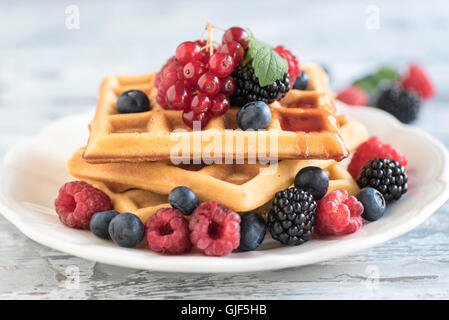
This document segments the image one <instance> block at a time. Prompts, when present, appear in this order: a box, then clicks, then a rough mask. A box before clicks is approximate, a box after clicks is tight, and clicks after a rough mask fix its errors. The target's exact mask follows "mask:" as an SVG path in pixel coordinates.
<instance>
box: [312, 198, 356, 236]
mask: <svg viewBox="0 0 449 320" xmlns="http://www.w3.org/2000/svg"><path fill="white" fill-rule="evenodd" d="M317 203H318V204H317V205H318V206H317V212H316V218H315V232H316V233H317V234H321V235H344V234H351V233H354V232H356V231H357V230H359V229H360V228H361V227H362V218H361V217H360V216H361V214H362V213H363V205H362V203H361V202H359V201H358V200H357V199H356V198H355V197H353V196H350V197H348V192H347V191H346V190H342V189H337V190H334V191H332V192H331V193H329V194H328V195H327V196H325V197H324V198H322V199H321V200H319V201H317Z"/></svg>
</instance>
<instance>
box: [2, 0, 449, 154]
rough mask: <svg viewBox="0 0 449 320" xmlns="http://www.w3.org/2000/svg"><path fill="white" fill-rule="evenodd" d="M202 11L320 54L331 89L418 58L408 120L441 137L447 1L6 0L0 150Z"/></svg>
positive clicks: (446, 83) (151, 52) (182, 34)
mask: <svg viewBox="0 0 449 320" xmlns="http://www.w3.org/2000/svg"><path fill="white" fill-rule="evenodd" d="M77 12H78V13H79V24H78V25H77V21H75V20H73V19H72V18H73V14H75V15H76V14H77ZM377 13H378V18H379V19H378V21H377V22H376V21H374V20H373V18H374V19H375V18H376V17H375V16H376V14H377ZM207 22H211V23H214V24H216V25H217V26H220V27H223V28H228V27H231V26H234V25H238V26H242V27H248V28H250V30H251V31H252V32H253V33H254V34H255V36H256V37H258V38H259V39H263V40H265V42H267V43H269V44H271V45H273V46H276V45H278V44H283V45H285V46H286V47H287V48H289V49H290V50H291V51H292V52H293V53H295V54H296V55H297V57H298V58H299V60H300V61H313V62H318V63H321V64H323V65H325V66H326V67H327V68H328V70H329V72H330V76H331V80H332V81H331V84H332V88H333V89H334V90H335V91H338V90H340V89H342V88H343V87H345V86H346V85H348V84H350V82H351V81H352V80H354V79H355V78H357V77H360V76H363V75H365V74H366V73H369V72H372V71H374V70H375V69H376V68H378V67H379V66H382V65H391V66H393V67H397V68H399V69H400V70H401V71H403V70H405V68H406V67H407V65H408V64H409V63H410V62H418V63H420V64H421V65H422V66H423V67H424V68H425V69H426V71H427V73H428V74H429V75H430V77H431V78H432V79H433V81H434V82H435V85H436V88H437V95H436V97H435V98H434V99H433V100H431V101H430V102H428V103H426V104H425V108H424V110H423V112H422V113H421V116H420V119H419V120H418V121H417V122H415V125H418V126H421V127H423V128H424V129H427V130H428V131H431V133H432V134H433V135H434V136H436V137H438V138H440V139H441V140H444V139H442V138H443V135H444V134H445V131H446V130H447V126H446V125H445V122H446V121H447V119H449V111H448V110H449V108H448V107H446V102H447V101H448V100H449V93H448V92H447V91H446V88H449V77H448V76H447V75H448V74H449V66H448V65H447V59H448V57H449V42H448V41H447V36H448V34H449V2H447V1H436V0H428V1H387V0H382V1H381V0H371V1H360V0H351V1H338V2H337V1H287V0H277V1H273V0H269V1H265V0H257V1H240V0H237V1H235V0H227V1H210V0H209V1H206V0H197V1H175V0H164V1H143V0H141V1H139V0H137V1H111V0H108V1H88V0H71V1H48V0H47V1H45V0H40V1H8V0H2V1H1V2H0V39H1V41H0V137H1V138H0V157H1V156H3V155H4V153H5V151H6V150H7V149H8V148H9V147H10V146H11V145H12V144H13V143H14V142H15V141H17V140H18V139H21V138H23V137H24V136H27V135H30V134H34V133H36V132H37V131H39V130H40V129H41V128H42V127H43V126H45V125H46V124H47V123H48V122H49V121H51V120H53V119H55V118H58V117H61V116H64V115H68V114H73V113H79V112H84V111H87V110H88V109H91V108H94V106H95V104H96V95H97V88H98V85H99V83H100V81H101V79H102V77H104V76H105V75H106V74H109V73H125V74H133V73H144V72H150V71H155V70H158V69H159V68H160V67H161V65H162V64H163V63H164V62H165V61H166V59H167V58H168V57H169V56H171V55H172V54H173V53H174V51H175V48H176V46H177V45H178V44H179V43H180V42H182V41H185V40H194V39H198V38H199V37H200V35H201V32H202V30H203V28H204V26H205V24H206V23H207ZM220 38H221V34H217V39H220ZM12 133H13V134H12ZM445 142H446V145H448V143H449V141H445Z"/></svg>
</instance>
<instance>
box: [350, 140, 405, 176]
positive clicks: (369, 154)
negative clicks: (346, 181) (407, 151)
mask: <svg viewBox="0 0 449 320" xmlns="http://www.w3.org/2000/svg"><path fill="white" fill-rule="evenodd" d="M374 158H384V159H389V160H396V161H397V162H399V163H400V164H401V165H403V166H404V167H405V166H406V165H407V158H406V157H405V155H404V154H402V153H401V152H400V151H399V150H398V149H396V148H395V147H393V146H392V145H390V144H386V143H383V142H382V141H381V140H380V139H379V138H378V137H371V138H369V139H368V140H367V141H365V142H364V143H362V144H361V145H360V146H359V147H358V148H357V151H356V152H355V153H354V156H353V157H352V160H351V163H349V166H348V171H349V173H350V174H351V175H352V177H353V178H354V179H357V176H358V175H359V172H360V170H362V168H363V166H364V165H365V163H367V162H368V161H370V160H372V159H374Z"/></svg>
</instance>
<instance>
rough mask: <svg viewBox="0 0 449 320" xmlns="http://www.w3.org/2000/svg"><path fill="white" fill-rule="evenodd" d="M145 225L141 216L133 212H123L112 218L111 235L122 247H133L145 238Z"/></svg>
mask: <svg viewBox="0 0 449 320" xmlns="http://www.w3.org/2000/svg"><path fill="white" fill-rule="evenodd" d="M144 234H145V227H144V225H143V223H142V221H140V219H139V217H138V216H136V215H135V214H132V213H129V212H127V213H122V214H119V215H118V216H116V217H115V218H113V219H112V220H111V223H110V224H109V235H110V236H111V239H112V240H113V241H114V242H115V243H116V244H118V245H119V246H120V247H126V248H132V247H135V246H137V245H138V244H139V243H140V242H141V241H142V239H143V236H144Z"/></svg>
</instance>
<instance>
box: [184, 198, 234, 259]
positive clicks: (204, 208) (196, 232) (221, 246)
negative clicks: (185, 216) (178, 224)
mask: <svg viewBox="0 0 449 320" xmlns="http://www.w3.org/2000/svg"><path fill="white" fill-rule="evenodd" d="M189 228H190V231H191V233H190V240H191V241H192V244H193V246H194V247H195V248H197V249H198V250H200V251H201V252H203V253H204V254H205V255H208V256H225V255H227V254H229V253H231V251H232V250H234V249H236V248H237V247H238V246H239V244H240V216H239V215H238V214H237V213H235V212H234V211H232V210H230V209H228V208H226V207H224V206H222V205H221V204H218V203H216V202H215V201H209V202H204V203H202V204H201V205H200V206H198V208H196V209H195V211H194V212H193V214H192V215H191V217H190V221H189Z"/></svg>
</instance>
